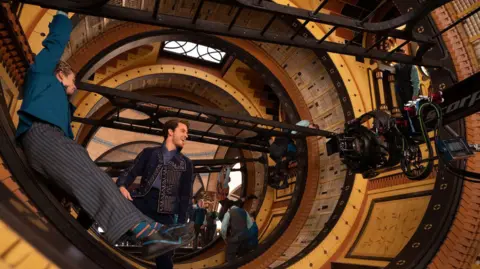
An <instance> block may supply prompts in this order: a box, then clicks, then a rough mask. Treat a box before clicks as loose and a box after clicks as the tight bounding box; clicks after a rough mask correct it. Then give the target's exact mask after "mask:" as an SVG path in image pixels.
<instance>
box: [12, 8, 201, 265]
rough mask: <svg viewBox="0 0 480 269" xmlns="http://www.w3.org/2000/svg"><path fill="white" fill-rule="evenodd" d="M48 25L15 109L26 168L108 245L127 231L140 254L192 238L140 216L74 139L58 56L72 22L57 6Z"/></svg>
mask: <svg viewBox="0 0 480 269" xmlns="http://www.w3.org/2000/svg"><path fill="white" fill-rule="evenodd" d="M49 28H50V32H49V34H48V36H47V37H46V38H45V40H44V41H43V43H42V44H43V47H44V48H43V49H42V50H41V51H40V52H39V53H38V54H37V55H36V57H35V61H34V63H33V64H32V65H31V66H30V67H29V69H28V72H27V77H26V82H25V85H24V88H23V91H24V100H23V103H22V106H21V108H20V110H19V112H18V114H19V125H18V128H17V133H16V138H17V141H18V142H20V143H21V145H22V146H23V149H24V152H25V155H26V156H27V159H28V161H29V163H30V165H31V167H32V168H33V169H34V170H35V171H37V172H38V173H40V174H41V175H43V176H44V177H45V178H47V179H49V180H52V181H53V182H54V183H56V184H57V185H59V186H60V187H61V188H62V189H63V190H64V191H65V192H67V193H68V194H69V195H71V196H73V197H74V198H75V199H76V200H77V201H78V203H79V205H80V206H81V208H82V209H83V210H84V211H85V212H86V213H87V214H88V215H90V216H91V217H92V218H93V219H95V220H96V221H97V222H98V223H99V225H100V226H101V227H102V228H103V229H104V230H105V231H106V233H105V236H106V239H107V240H108V242H109V243H110V244H112V245H114V244H115V243H116V242H117V241H118V240H119V239H120V237H122V236H123V235H125V234H126V233H130V234H132V235H133V237H134V239H135V241H138V242H139V243H142V244H143V251H144V255H145V257H146V258H151V257H154V256H158V255H161V254H163V253H165V252H168V251H171V250H173V249H175V248H177V247H179V246H181V245H184V244H187V243H188V241H189V240H191V239H192V237H191V235H190V233H191V232H192V231H193V225H175V226H171V227H170V226H168V225H162V224H160V223H158V222H155V221H153V220H151V219H150V218H148V217H147V216H145V215H143V214H142V213H141V212H140V211H139V210H138V209H136V208H135V206H133V205H132V203H131V202H129V201H128V200H127V199H125V197H123V196H122V194H121V193H120V191H119V190H118V188H117V187H116V186H115V184H114V183H113V181H112V178H111V177H110V176H108V175H107V174H106V173H105V172H104V171H103V170H101V169H100V168H99V167H97V166H96V165H95V164H94V162H93V161H92V160H91V159H90V156H89V155H88V152H87V151H86V150H85V148H83V147H82V146H81V145H79V144H77V143H75V141H74V140H73V132H72V128H71V119H72V114H73V112H74V110H75V107H74V106H73V105H72V104H71V103H70V102H69V96H70V95H72V94H73V93H74V92H75V90H76V86H75V74H74V72H73V71H72V69H71V68H70V66H69V65H68V64H67V63H65V62H63V61H61V60H60V58H61V56H62V54H63V51H64V49H65V47H66V45H67V43H68V41H69V39H70V33H71V31H72V22H71V20H70V19H69V18H68V15H67V14H66V13H65V12H62V11H58V12H57V14H56V15H55V16H54V17H53V20H52V22H51V23H50V25H49ZM184 136H186V134H184ZM187 168H188V169H191V168H189V167H187ZM185 188H189V187H188V186H185Z"/></svg>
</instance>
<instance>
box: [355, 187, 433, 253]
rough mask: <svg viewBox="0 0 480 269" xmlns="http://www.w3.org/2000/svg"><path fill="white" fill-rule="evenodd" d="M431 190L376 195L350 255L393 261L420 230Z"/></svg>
mask: <svg viewBox="0 0 480 269" xmlns="http://www.w3.org/2000/svg"><path fill="white" fill-rule="evenodd" d="M430 194H431V191H423V192H417V193H413V194H403V195H397V196H391V197H384V198H377V199H374V200H372V203H371V204H370V208H369V212H368V215H367V220H366V221H365V223H364V225H363V227H362V230H361V232H360V235H359V236H358V238H357V240H356V241H355V243H354V244H353V246H352V248H351V249H350V251H349V253H348V254H347V258H357V259H369V260H390V259H392V258H394V257H395V256H396V255H397V254H398V253H399V252H400V251H401V250H402V249H403V247H404V246H405V244H407V242H408V241H409V239H410V238H411V237H412V235H413V234H414V233H415V231H416V230H417V227H418V225H419V224H420V222H421V220H422V217H423V215H424V214H425V211H426V210H427V205H428V203H429V201H430V196H431V195H430Z"/></svg>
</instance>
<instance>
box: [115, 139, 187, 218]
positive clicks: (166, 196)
mask: <svg viewBox="0 0 480 269" xmlns="http://www.w3.org/2000/svg"><path fill="white" fill-rule="evenodd" d="M159 175H160V177H159V180H161V188H160V190H159V197H158V208H157V212H158V213H162V214H178V223H185V222H186V219H187V212H188V207H189V205H190V201H191V197H192V188H193V164H192V161H190V159H189V158H187V157H186V156H185V155H183V154H181V153H180V152H178V153H177V154H175V156H174V157H173V158H172V159H171V160H170V161H169V162H168V163H167V165H164V164H163V154H162V149H161V147H152V148H146V149H144V150H143V151H142V152H141V153H140V154H139V155H138V156H137V158H136V159H135V161H134V164H133V165H132V166H131V167H130V168H129V169H128V170H127V171H126V172H125V173H123V174H122V175H121V176H119V177H118V180H117V186H119V187H120V186H125V187H126V188H128V187H129V186H130V185H131V184H132V183H133V182H134V181H135V178H136V177H137V176H141V177H142V179H141V182H140V187H138V188H137V189H135V190H133V191H132V192H131V196H132V198H134V197H142V196H145V195H146V194H147V193H148V192H149V191H150V190H151V188H152V185H153V183H154V181H155V179H156V178H157V176H159Z"/></svg>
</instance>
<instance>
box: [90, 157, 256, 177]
mask: <svg viewBox="0 0 480 269" xmlns="http://www.w3.org/2000/svg"><path fill="white" fill-rule="evenodd" d="M246 162H265V159H264V158H263V157H260V158H238V159H210V160H192V163H193V166H194V167H193V172H194V173H199V174H201V173H218V172H220V171H222V168H223V166H224V165H234V164H236V163H246ZM96 164H97V166H98V167H107V168H108V169H107V171H106V172H107V174H109V175H110V176H111V177H118V176H120V174H121V173H122V171H123V170H124V169H127V168H128V167H130V166H131V165H132V164H133V160H128V161H122V162H96ZM243 170H244V168H243V167H241V168H233V169H231V170H230V171H231V172H235V171H243Z"/></svg>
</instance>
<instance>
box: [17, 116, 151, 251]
mask: <svg viewBox="0 0 480 269" xmlns="http://www.w3.org/2000/svg"><path fill="white" fill-rule="evenodd" d="M21 143H22V146H23V150H24V152H25V155H26V156H27V159H28V161H29V163H30V165H31V167H32V168H33V169H34V170H35V171H37V172H39V173H40V174H42V175H43V176H45V177H46V178H48V179H50V180H53V181H54V182H55V183H56V184H58V185H59V186H60V187H61V188H62V189H63V190H65V191H66V192H67V193H68V194H70V195H72V196H73V197H75V198H76V199H77V200H78V203H79V205H80V206H81V207H82V208H83V209H84V210H85V211H86V212H87V213H88V214H89V215H90V216H91V217H92V218H93V219H94V220H95V221H97V222H98V224H99V225H100V227H102V229H103V230H105V236H106V238H107V240H108V241H109V242H110V243H111V244H114V243H115V242H116V241H117V240H118V239H120V237H121V236H122V235H123V234H125V233H126V232H127V231H128V230H130V229H131V228H132V227H133V226H135V225H136V224H137V223H139V222H141V221H151V220H150V218H148V217H146V216H144V215H143V214H142V213H141V212H140V211H139V210H137V209H136V208H135V206H134V205H133V204H132V203H131V202H130V201H128V200H127V199H126V198H125V197H123V195H122V194H121V193H120V191H119V189H118V187H117V186H116V185H115V184H114V183H113V180H112V178H111V177H110V176H109V175H107V174H106V173H105V172H104V171H103V170H102V169H100V168H99V167H98V166H97V165H95V163H94V162H93V161H92V159H91V158H90V156H89V155H88V153H87V151H86V150H85V148H83V147H82V146H81V145H79V144H77V143H75V141H73V140H71V139H70V138H68V137H66V136H65V135H64V134H63V131H62V130H61V129H59V128H57V127H55V126H53V125H49V124H46V123H40V122H34V123H33V126H32V127H31V128H30V130H29V131H28V132H26V133H25V134H24V135H23V136H22V138H21Z"/></svg>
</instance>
